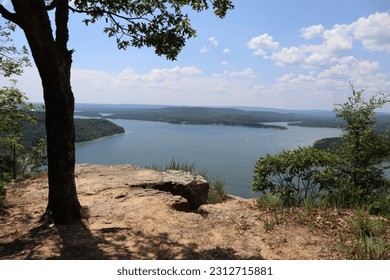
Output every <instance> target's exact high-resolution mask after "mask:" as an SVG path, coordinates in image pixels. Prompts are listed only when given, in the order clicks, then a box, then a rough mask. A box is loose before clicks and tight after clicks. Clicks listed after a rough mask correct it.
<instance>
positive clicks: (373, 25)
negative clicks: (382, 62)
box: [352, 12, 390, 53]
mask: <svg viewBox="0 0 390 280" xmlns="http://www.w3.org/2000/svg"><path fill="white" fill-rule="evenodd" d="M352 27H353V32H352V33H353V36H354V38H355V39H356V40H359V41H361V42H362V44H363V46H364V47H365V48H366V49H368V50H370V51H386V52H388V53H390V13H389V12H387V13H375V14H372V15H370V16H368V17H367V18H359V19H358V20H357V21H356V22H355V23H353V24H352Z"/></svg>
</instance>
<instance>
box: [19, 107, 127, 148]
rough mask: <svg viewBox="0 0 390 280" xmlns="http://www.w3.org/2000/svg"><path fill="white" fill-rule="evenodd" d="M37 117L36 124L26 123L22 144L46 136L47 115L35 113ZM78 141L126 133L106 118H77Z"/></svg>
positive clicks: (31, 143) (27, 145) (27, 143)
mask: <svg viewBox="0 0 390 280" xmlns="http://www.w3.org/2000/svg"><path fill="white" fill-rule="evenodd" d="M33 114H34V115H35V116H36V118H37V123H36V124H29V123H25V124H24V125H23V129H22V139H21V140H22V144H23V146H25V147H29V146H31V145H33V144H34V143H35V142H36V141H37V139H39V138H42V137H45V135H46V134H45V133H46V131H45V115H44V113H43V112H34V113H33ZM75 131H76V142H86V141H92V140H96V139H99V138H102V137H107V136H111V135H115V134H121V133H124V132H125V130H124V128H123V127H120V126H118V125H116V124H114V123H112V122H110V121H109V120H106V119H77V118H75Z"/></svg>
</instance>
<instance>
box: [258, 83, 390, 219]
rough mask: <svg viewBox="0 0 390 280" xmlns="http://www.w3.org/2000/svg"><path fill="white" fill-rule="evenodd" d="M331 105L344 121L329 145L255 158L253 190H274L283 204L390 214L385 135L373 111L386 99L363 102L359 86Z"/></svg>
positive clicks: (379, 96)
mask: <svg viewBox="0 0 390 280" xmlns="http://www.w3.org/2000/svg"><path fill="white" fill-rule="evenodd" d="M351 89H352V96H351V97H349V98H348V101H347V102H345V103H344V104H341V105H340V104H339V105H337V107H336V108H335V110H334V111H335V112H336V115H337V117H339V118H342V119H343V121H344V122H345V126H344V127H343V131H344V133H343V135H342V137H341V139H340V140H337V141H336V142H334V140H333V139H332V140H331V141H333V142H334V143H336V144H337V146H336V145H334V146H333V147H332V149H327V150H317V149H314V148H312V147H305V148H298V149H296V150H292V151H283V152H282V153H279V154H277V155H268V156H266V157H264V158H261V159H259V160H258V161H257V163H256V166H255V174H254V180H253V190H254V191H258V192H262V193H267V192H270V193H271V194H273V195H277V196H278V197H279V198H280V199H282V201H283V205H285V206H292V205H306V204H308V203H309V202H310V206H311V207H312V205H313V204H316V199H320V201H318V202H321V205H325V206H326V205H328V206H337V207H348V208H351V207H359V208H362V207H365V208H367V209H369V210H370V211H371V212H372V213H376V214H379V213H382V214H386V213H387V214H388V213H390V212H389V210H390V196H389V191H390V186H389V181H388V179H387V178H386V176H385V175H384V169H385V168H386V166H385V165H384V161H385V160H387V159H388V158H389V156H390V145H389V144H390V140H389V137H388V136H387V134H382V135H381V134H377V133H375V125H376V118H375V110H376V109H378V108H380V107H382V106H383V105H384V104H385V103H387V102H389V99H388V98H389V96H388V95H384V94H377V95H374V96H373V97H371V98H370V99H369V100H368V101H365V100H364V99H363V97H362V94H363V91H355V89H354V87H353V85H352V84H351Z"/></svg>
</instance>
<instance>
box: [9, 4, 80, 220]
mask: <svg viewBox="0 0 390 280" xmlns="http://www.w3.org/2000/svg"><path fill="white" fill-rule="evenodd" d="M12 4H13V6H14V10H15V14H16V16H17V24H18V25H19V26H20V27H21V28H22V29H23V31H24V33H25V35H26V38H27V41H28V44H29V46H30V49H31V53H32V56H33V58H34V61H35V64H36V66H37V68H38V71H39V75H40V77H41V80H42V87H43V95H44V100H45V109H46V134H47V156H48V177H49V200H48V206H47V214H49V215H51V216H52V217H53V219H54V221H55V222H56V223H73V222H77V221H79V220H80V219H81V206H80V203H79V201H78V198H77V192H76V183H75V146H74V141H75V131H74V121H73V113H74V96H73V92H72V88H71V85H70V69H71V64H72V52H71V51H69V50H68V49H67V41H68V28H67V24H68V13H69V12H68V1H67V0H57V8H56V14H55V18H56V20H55V24H56V38H54V35H53V30H52V28H51V22H50V18H49V15H48V11H47V10H46V7H45V1H44V0H12Z"/></svg>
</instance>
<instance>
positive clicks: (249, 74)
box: [223, 68, 256, 78]
mask: <svg viewBox="0 0 390 280" xmlns="http://www.w3.org/2000/svg"><path fill="white" fill-rule="evenodd" d="M223 74H224V75H225V76H227V77H231V78H233V77H246V78H256V74H255V72H254V71H253V70H252V68H245V69H244V70H242V71H225V72H223Z"/></svg>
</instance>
